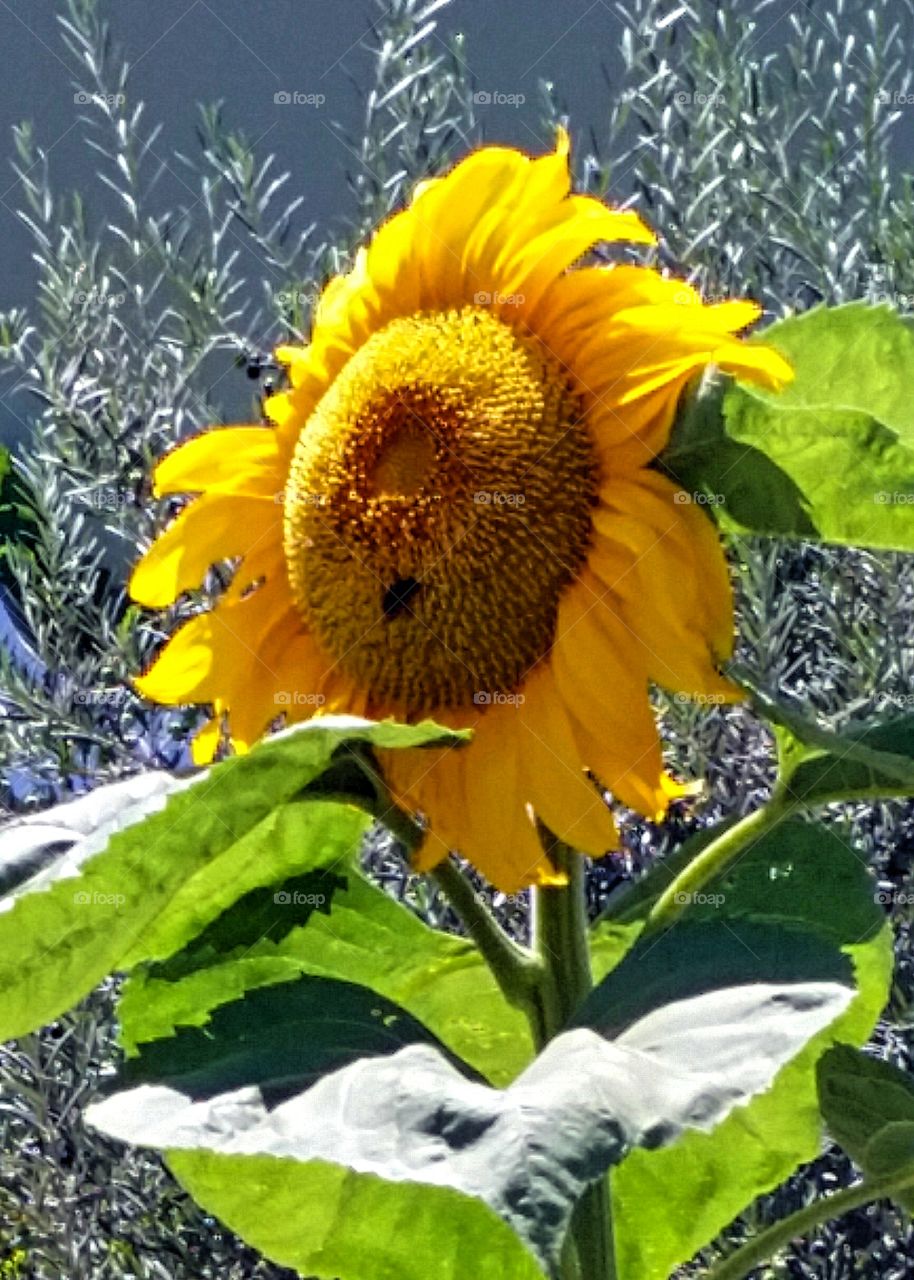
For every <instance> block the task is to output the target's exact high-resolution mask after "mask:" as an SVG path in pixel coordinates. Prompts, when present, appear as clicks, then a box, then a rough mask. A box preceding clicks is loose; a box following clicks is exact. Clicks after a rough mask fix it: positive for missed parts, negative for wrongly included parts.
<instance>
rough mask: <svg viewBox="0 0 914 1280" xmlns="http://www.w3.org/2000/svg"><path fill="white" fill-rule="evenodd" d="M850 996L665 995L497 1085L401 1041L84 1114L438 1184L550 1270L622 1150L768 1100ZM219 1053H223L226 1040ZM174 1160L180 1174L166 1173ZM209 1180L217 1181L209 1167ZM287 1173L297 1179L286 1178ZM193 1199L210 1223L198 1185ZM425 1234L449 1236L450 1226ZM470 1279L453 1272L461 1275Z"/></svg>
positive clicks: (233, 1207)
mask: <svg viewBox="0 0 914 1280" xmlns="http://www.w3.org/2000/svg"><path fill="white" fill-rule="evenodd" d="M850 998H851V992H850V991H849V990H848V989H847V988H846V987H844V986H841V985H838V984H836V983H827V982H826V983H797V984H789V985H781V986H774V985H769V984H764V983H757V984H754V985H751V986H746V987H741V988H729V989H726V990H724V991H720V992H715V993H714V994H713V995H710V996H700V997H698V998H696V999H693V1000H686V1001H679V1002H676V1003H674V1004H672V1005H667V1006H665V1007H664V1008H662V1009H659V1010H656V1011H655V1012H654V1013H652V1014H651V1015H649V1016H648V1017H646V1018H644V1019H642V1020H640V1021H639V1022H637V1023H635V1024H634V1025H633V1026H632V1027H630V1028H629V1029H628V1030H627V1031H626V1032H625V1033H624V1034H623V1035H621V1036H619V1037H618V1039H616V1040H615V1041H612V1042H608V1041H606V1040H605V1039H603V1037H602V1036H600V1035H598V1034H596V1033H595V1032H593V1031H590V1030H588V1029H584V1028H581V1029H577V1030H574V1031H569V1032H565V1033H564V1034H562V1035H560V1036H558V1037H557V1038H556V1039H555V1040H553V1041H551V1042H550V1044H548V1045H547V1047H546V1048H545V1049H544V1050H543V1052H542V1053H541V1054H540V1056H539V1057H538V1058H537V1059H536V1060H535V1061H534V1062H533V1063H532V1065H531V1066H530V1067H528V1068H527V1070H526V1071H525V1072H523V1074H522V1075H521V1076H520V1077H519V1078H518V1079H517V1080H516V1081H515V1082H514V1084H512V1085H511V1086H510V1088H508V1089H507V1090H503V1091H499V1090H495V1089H491V1088H490V1087H488V1086H487V1085H483V1084H478V1083H475V1082H473V1081H472V1080H469V1079H467V1077H466V1075H465V1074H463V1073H461V1071H460V1070H458V1068H457V1067H456V1066H454V1065H453V1064H452V1063H450V1062H448V1061H446V1060H445V1058H444V1057H443V1056H442V1054H441V1053H440V1052H439V1051H438V1050H436V1049H434V1048H432V1047H430V1046H429V1045H422V1044H412V1045H410V1046H409V1047H407V1048H403V1049H400V1050H399V1051H398V1052H396V1053H394V1054H392V1055H390V1056H386V1057H382V1058H369V1059H361V1060H360V1061H358V1062H354V1063H351V1064H350V1065H348V1066H346V1067H343V1068H342V1069H340V1070H337V1071H333V1072H331V1073H330V1074H328V1075H325V1076H324V1077H323V1079H321V1080H320V1081H319V1082H318V1083H317V1084H315V1085H313V1086H312V1087H311V1088H310V1089H307V1090H306V1091H305V1092H304V1093H301V1094H299V1095H298V1096H297V1097H295V1098H293V1099H291V1100H289V1101H285V1102H281V1103H280V1104H279V1105H278V1106H276V1107H273V1108H270V1107H268V1105H267V1103H266V1101H265V1099H264V1096H263V1092H262V1089H263V1088H266V1090H267V1091H268V1092H269V1090H270V1088H271V1086H272V1084H273V1077H272V1074H270V1075H268V1076H267V1078H266V1079H264V1080H262V1081H261V1088H257V1087H250V1086H249V1087H247V1088H242V1089H236V1090H234V1091H232V1092H229V1093H226V1094H222V1095H219V1096H217V1097H215V1098H211V1099H209V1100H207V1101H205V1102H195V1101H193V1100H192V1099H191V1098H189V1097H188V1096H187V1093H186V1092H184V1091H179V1090H176V1089H174V1088H170V1087H167V1086H164V1085H143V1086H140V1087H139V1088H137V1089H134V1090H129V1091H128V1092H126V1093H122V1094H118V1095H116V1096H115V1097H113V1098H110V1099H108V1100H107V1101H105V1102H102V1103H99V1104H97V1105H96V1106H94V1107H93V1108H91V1110H90V1112H89V1119H90V1122H91V1123H93V1124H94V1125H96V1126H97V1127H99V1128H101V1129H103V1130H104V1131H105V1132H106V1133H108V1134H109V1135H111V1136H113V1137H116V1138H120V1139H122V1140H124V1141H128V1142H135V1143H139V1144H142V1145H147V1146H155V1147H159V1148H161V1149H163V1150H166V1151H170V1152H174V1151H175V1150H190V1151H197V1152H199V1151H209V1152H213V1153H216V1154H218V1155H226V1156H230V1157H239V1156H244V1155H247V1156H253V1157H261V1158H262V1157H264V1156H273V1157H275V1158H279V1159H289V1158H290V1157H291V1158H292V1159H293V1160H296V1161H301V1162H302V1163H303V1164H304V1166H305V1168H304V1172H305V1177H306V1178H307V1176H308V1174H307V1170H308V1166H309V1164H310V1162H312V1161H320V1162H322V1164H324V1165H326V1164H335V1165H345V1166H348V1167H349V1168H351V1169H353V1170H354V1171H355V1172H356V1173H359V1174H363V1175H364V1174H373V1175H375V1176H376V1177H379V1178H383V1179H384V1180H385V1181H386V1182H395V1183H400V1184H408V1186H409V1188H410V1191H411V1189H412V1187H413V1186H414V1185H415V1184H417V1183H418V1184H426V1185H428V1186H434V1187H441V1186H447V1187H450V1188H451V1189H452V1190H454V1191H458V1192H460V1193H461V1194H463V1195H466V1196H471V1197H474V1198H476V1199H477V1200H480V1201H482V1202H483V1203H484V1204H486V1205H488V1206H489V1208H490V1209H492V1210H494V1211H495V1213H497V1214H498V1216H499V1217H500V1218H502V1219H503V1220H504V1221H505V1222H507V1223H508V1224H509V1225H510V1226H511V1227H512V1228H513V1230H514V1231H515V1232H516V1233H517V1235H518V1237H519V1238H520V1239H521V1240H522V1241H523V1242H524V1243H525V1245H526V1246H527V1247H528V1249H529V1250H530V1251H531V1253H532V1254H533V1255H534V1256H535V1257H536V1258H537V1259H538V1261H539V1262H540V1264H541V1265H542V1266H543V1268H544V1269H545V1270H546V1271H547V1272H548V1273H549V1274H550V1275H553V1276H556V1275H557V1274H558V1267H559V1257H560V1253H561V1249H562V1245H563V1241H564V1237H565V1234H566V1231H567V1227H568V1223H569V1220H570V1216H571V1212H572V1209H573V1207H574V1205H575V1203H576V1202H577V1200H578V1199H579V1198H580V1196H581V1195H582V1194H583V1192H584V1191H585V1190H586V1188H587V1187H588V1186H589V1185H590V1184H591V1183H592V1182H594V1181H596V1180H597V1179H599V1178H601V1177H602V1176H603V1175H604V1174H605V1172H606V1170H607V1169H608V1168H609V1166H610V1165H611V1164H614V1163H615V1162H617V1161H618V1160H619V1159H620V1158H621V1157H622V1156H623V1155H624V1153H625V1151H626V1150H627V1149H628V1148H629V1147H631V1146H639V1145H645V1146H649V1147H657V1146H661V1145H665V1144H668V1143H670V1142H673V1141H674V1140H675V1139H676V1138H677V1137H678V1136H679V1135H680V1134H681V1133H682V1132H683V1131H684V1130H685V1129H689V1128H699V1129H707V1128H710V1127H711V1126H713V1125H714V1124H716V1123H718V1122H719V1121H720V1120H721V1119H722V1118H723V1117H724V1116H725V1115H727V1114H728V1113H729V1112H730V1111H731V1110H732V1108H733V1107H734V1106H737V1105H739V1103H740V1102H744V1101H745V1100H746V1099H747V1098H748V1097H750V1096H752V1095H753V1094H754V1093H756V1092H757V1091H758V1090H760V1089H764V1088H765V1087H766V1085H767V1084H768V1083H769V1082H770V1080H771V1078H772V1076H773V1075H774V1073H775V1072H776V1071H777V1070H778V1068H779V1067H780V1066H781V1064H782V1063H784V1062H785V1061H788V1060H789V1059H790V1058H792V1057H793V1056H794V1055H795V1054H796V1053H797V1052H798V1051H799V1050H800V1049H801V1047H802V1046H803V1045H804V1044H805V1043H806V1042H807V1041H808V1040H809V1039H810V1037H811V1036H814V1035H815V1034H816V1033H817V1032H819V1031H820V1030H821V1029H822V1028H823V1027H824V1026H826V1025H828V1023H830V1022H832V1021H833V1020H834V1019H835V1018H836V1017H837V1016H838V1015H839V1014H840V1012H841V1010H842V1009H844V1008H846V1006H847V1004H848V1001H849V1000H850ZM223 1048H224V1051H225V1052H226V1053H230V1052H231V1049H232V1045H231V1044H230V1043H229V1044H227V1045H224V1046H223ZM287 1078H288V1071H287V1069H286V1072H285V1074H284V1076H283V1083H285V1082H286V1081H287ZM175 1167H176V1169H177V1171H178V1172H179V1173H180V1172H181V1167H182V1166H181V1164H180V1162H178V1163H177V1164H176V1165H175ZM209 1169H210V1174H211V1175H213V1174H214V1173H215V1174H216V1175H218V1167H217V1166H214V1165H213V1164H210V1166H209ZM285 1174H286V1177H287V1178H288V1179H290V1180H291V1181H293V1182H294V1180H295V1178H296V1170H295V1167H294V1166H289V1165H287V1166H286V1168H285ZM253 1175H254V1170H253V1169H252V1170H250V1171H249V1172H248V1174H247V1176H248V1177H251V1176H253ZM226 1177H227V1178H229V1179H230V1180H232V1181H234V1180H237V1179H239V1178H244V1177H245V1169H244V1166H243V1165H242V1164H239V1162H238V1160H237V1159H234V1160H233V1161H232V1162H231V1171H230V1172H229V1169H226ZM228 1195H229V1201H228V1205H229V1209H230V1212H231V1220H232V1225H233V1226H234V1227H235V1229H236V1230H239V1231H240V1232H241V1234H243V1235H245V1236H246V1237H247V1238H249V1239H251V1240H252V1241H254V1240H256V1242H257V1243H258V1245H259V1247H260V1248H262V1249H264V1251H265V1252H267V1253H268V1254H269V1255H270V1256H272V1257H274V1258H276V1260H277V1261H281V1262H286V1263H291V1264H292V1265H301V1261H302V1259H301V1255H296V1256H295V1257H294V1258H293V1257H292V1256H290V1255H288V1254H285V1253H284V1252H281V1250H280V1248H279V1241H278V1239H277V1237H275V1235H271V1234H270V1228H269V1222H265V1221H264V1220H263V1217H262V1214H257V1213H256V1211H255V1213H254V1214H253V1215H252V1214H250V1213H249V1214H248V1215H246V1216H243V1215H241V1214H240V1213H239V1212H238V1198H237V1188H236V1187H235V1186H232V1187H229V1188H228ZM206 1200H207V1204H208V1206H209V1207H211V1208H212V1209H213V1211H214V1212H216V1213H217V1214H220V1215H221V1214H222V1213H223V1212H224V1210H223V1209H222V1207H221V1197H220V1188H219V1185H218V1181H217V1180H216V1181H214V1180H213V1178H212V1177H211V1180H210V1187H209V1191H208V1193H207V1197H206ZM300 1203H301V1205H302V1209H301V1212H300V1215H299V1237H300V1239H302V1240H307V1238H308V1234H309V1216H308V1215H309V1208H308V1206H307V1201H306V1200H305V1199H304V1198H302V1200H301V1201H300ZM269 1212H270V1216H271V1218H272V1217H274V1216H275V1214H274V1212H273V1209H272V1207H271V1208H270V1210H269ZM438 1230H439V1231H440V1232H441V1233H443V1234H444V1235H445V1237H446V1234H447V1231H448V1224H447V1222H445V1221H442V1222H441V1223H440V1224H439V1227H438ZM284 1238H285V1239H287V1238H288V1235H287V1232H286V1233H285V1235H284ZM445 1252H448V1249H447V1246H445ZM321 1261H322V1260H321V1259H319V1258H314V1257H313V1256H309V1257H308V1260H307V1266H308V1268H309V1269H313V1270H316V1271H317V1272H318V1274H319V1275H321V1276H328V1277H330V1276H343V1277H349V1276H351V1277H353V1280H355V1278H356V1277H359V1280H363V1278H362V1277H360V1276H359V1272H358V1270H357V1265H358V1263H357V1261H356V1260H355V1259H345V1260H341V1261H340V1262H339V1263H338V1264H337V1268H338V1269H337V1271H336V1272H329V1271H327V1270H325V1269H324V1266H323V1265H318V1264H319V1263H320V1262H321ZM343 1261H345V1263H346V1265H345V1266H344V1265H342V1263H343ZM410 1274H413V1273H410ZM477 1274H478V1272H477V1271H476V1270H472V1271H470V1270H467V1271H466V1272H465V1273H461V1280H475V1278H476V1276H477ZM455 1280H456V1277H455Z"/></svg>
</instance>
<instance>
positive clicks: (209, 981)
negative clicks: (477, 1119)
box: [118, 850, 533, 1085]
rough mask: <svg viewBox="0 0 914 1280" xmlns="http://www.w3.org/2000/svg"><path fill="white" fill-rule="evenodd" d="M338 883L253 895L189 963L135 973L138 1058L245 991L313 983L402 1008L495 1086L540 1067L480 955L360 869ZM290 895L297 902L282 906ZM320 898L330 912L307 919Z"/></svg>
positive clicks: (125, 1023) (127, 1001) (126, 993)
mask: <svg viewBox="0 0 914 1280" xmlns="http://www.w3.org/2000/svg"><path fill="white" fill-rule="evenodd" d="M277 852H278V850H277ZM326 874H327V873H323V875H324V879H325V878H326ZM329 874H330V876H331V879H330V881H329V883H325V882H323V880H309V881H308V882H307V883H306V882H305V881H302V882H301V883H295V882H291V881H290V882H286V883H284V884H281V885H280V884H277V885H273V886H270V887H269V888H268V889H266V890H265V891H263V893H262V894H256V895H248V896H247V897H245V898H242V899H241V900H239V902H238V903H236V905H235V907H233V908H232V909H231V912H230V913H229V914H227V915H223V916H222V917H220V918H219V919H218V920H217V921H215V922H214V924H213V925H212V927H211V929H210V930H208V931H207V932H206V933H205V934H201V935H200V937H198V938H197V939H195V941H194V942H193V944H192V945H191V946H190V947H189V948H188V949H186V950H185V951H184V952H180V953H178V954H177V955H175V956H173V957H172V958H171V959H169V960H168V961H166V962H165V963H164V964H159V965H154V966H148V967H145V968H142V969H140V970H137V971H136V972H135V973H134V974H133V975H132V976H131V978H130V979H129V980H128V982H127V983H126V984H125V987H124V990H123V994H122V996H121V1000H120V1003H119V1006H118V1016H119V1019H120V1021H121V1025H122V1039H123V1043H124V1044H125V1046H126V1048H127V1049H128V1052H136V1049H137V1046H138V1045H139V1044H140V1043H141V1042H144V1041H148V1040H154V1039H157V1038H160V1037H165V1036H170V1035H173V1034H174V1031H175V1029H176V1028H177V1027H180V1026H201V1027H202V1026H205V1025H206V1022H207V1021H208V1019H209V1017H210V1014H211V1012H212V1011H213V1010H214V1009H216V1008H218V1006H219V1005H221V1004H224V1003H226V1002H228V1001H230V1000H235V999H237V998H239V997H240V996H242V995H243V994H244V993H245V992H246V991H252V990H256V989H257V988H259V987H262V986H265V985H269V984H271V983H277V982H289V981H292V980H294V979H295V978H297V977H299V976H300V975H301V974H315V975H322V976H324V977H328V978H339V979H343V980H345V981H348V982H358V983H361V984H362V985H364V986H366V987H370V988H371V990H373V991H375V992H377V993H378V994H379V995H381V996H386V997H387V998H388V999H390V1000H395V1001H396V1002H397V1003H398V1004H400V1005H402V1006H403V1007H404V1008H405V1009H407V1010H409V1012H410V1013H412V1014H413V1016H414V1017H416V1018H418V1019H420V1020H421V1021H422V1022H423V1023H424V1024H425V1025H426V1026H427V1027H428V1028H429V1029H430V1030H431V1031H433V1032H434V1033H435V1035H437V1036H438V1037H439V1039H441V1040H442V1042H443V1043H444V1044H446V1045H447V1046H448V1047H449V1048H450V1049H451V1050H452V1051H453V1052H454V1053H456V1054H458V1055H459V1056H460V1057H461V1058H463V1059H465V1060H466V1061H467V1062H468V1063H470V1064H471V1065H472V1066H473V1067H474V1068H475V1069H476V1070H477V1071H479V1072H480V1073H481V1074H482V1075H484V1076H485V1077H486V1078H487V1079H488V1080H490V1081H491V1082H492V1083H493V1084H499V1085H503V1084H507V1083H509V1081H511V1080H512V1079H514V1077H515V1076H516V1075H518V1074H519V1072H520V1071H522V1070H523V1068H524V1067H525V1066H526V1065H527V1064H528V1063H529V1061H530V1059H531V1058H532V1057H533V1044H532V1041H531V1038H530V1030H529V1027H528V1024H527V1020H526V1018H525V1017H524V1015H523V1014H522V1013H521V1012H520V1011H519V1010H517V1009H515V1008H513V1007H512V1006H511V1005H509V1004H508V1003H507V1002H506V1000H505V999H504V997H503V996H502V994H501V992H500V991H499V989H498V986H497V984H496V982H495V979H494V978H493V977H492V974H491V972H490V970H489V968H488V966H487V965H486V964H485V962H484V961H483V959H482V957H481V955H480V954H479V951H478V950H477V948H476V947H475V946H474V945H473V944H472V943H470V942H467V941H466V940H464V939H462V938H455V937H452V936H450V935H448V934H445V933H441V932H440V931H438V930H436V929H430V928H429V927H428V926H427V925H425V924H423V923H422V921H421V920H419V919H418V918H417V917H416V916H415V915H413V913H412V912H411V911H409V910H407V909H406V908H405V907H403V906H401V905H400V904H399V903H398V902H395V901H394V900H393V899H392V898H391V897H389V895H387V894H386V893H384V892H383V891H382V890H380V889H378V888H377V887H376V886H375V885H373V884H370V883H369V882H368V881H367V880H366V879H365V877H364V876H362V875H361V874H360V873H359V872H358V871H356V870H355V869H353V868H349V869H347V871H346V874H345V877H344V883H342V884H341V883H339V877H337V873H336V872H330V873H329ZM282 894H288V895H289V896H290V898H291V899H292V900H291V901H290V902H289V903H279V904H277V903H276V902H275V897H277V896H280V895H282ZM313 896H323V897H324V898H325V899H326V902H325V903H322V904H321V905H320V906H318V907H313V906H311V907H309V906H308V905H307V903H306V901H305V900H307V899H308V898H309V897H313ZM296 898H300V899H302V900H303V901H305V905H303V906H298V907H297V906H296ZM253 920H256V922H257V923H256V925H255V926H253V927H252V921H253ZM257 930H260V932H259V934H257V936H255V933H257Z"/></svg>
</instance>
